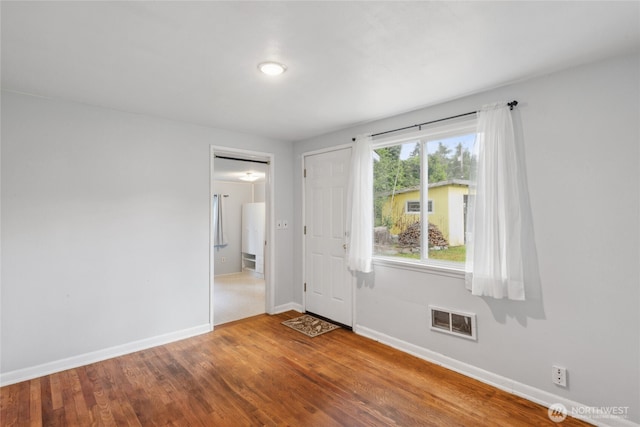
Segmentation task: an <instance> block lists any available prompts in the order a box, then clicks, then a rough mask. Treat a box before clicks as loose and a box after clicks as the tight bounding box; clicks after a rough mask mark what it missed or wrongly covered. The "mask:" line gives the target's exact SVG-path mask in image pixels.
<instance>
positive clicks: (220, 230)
mask: <svg viewBox="0 0 640 427" xmlns="http://www.w3.org/2000/svg"><path fill="white" fill-rule="evenodd" d="M223 200H224V196H223V195H222V194H214V196H213V246H216V247H219V246H226V245H227V236H226V233H225V232H224V222H223V214H222V212H223V211H224V209H223V206H222V205H223Z"/></svg>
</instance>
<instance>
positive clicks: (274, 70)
mask: <svg viewBox="0 0 640 427" xmlns="http://www.w3.org/2000/svg"><path fill="white" fill-rule="evenodd" d="M258 70H260V71H262V72H263V73H264V74H266V75H268V76H279V75H280V74H282V73H284V72H285V71H287V67H286V66H285V65H284V64H279V63H277V62H262V63H260V64H258Z"/></svg>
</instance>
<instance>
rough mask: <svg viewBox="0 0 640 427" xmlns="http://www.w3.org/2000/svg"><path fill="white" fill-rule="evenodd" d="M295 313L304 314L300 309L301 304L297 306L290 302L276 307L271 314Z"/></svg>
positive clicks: (302, 309)
mask: <svg viewBox="0 0 640 427" xmlns="http://www.w3.org/2000/svg"><path fill="white" fill-rule="evenodd" d="M291 310H293V311H297V312H298V313H303V312H304V308H302V304H298V303H295V302H290V303H287V304H282V305H277V306H275V307H274V308H273V313H271V314H280V313H284V312H286V311H291Z"/></svg>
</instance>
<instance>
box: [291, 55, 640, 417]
mask: <svg viewBox="0 0 640 427" xmlns="http://www.w3.org/2000/svg"><path fill="white" fill-rule="evenodd" d="M639 76H640V67H639V58H638V56H631V57H622V58H615V59H612V60H609V61H605V62H601V63H596V64H591V65H587V66H583V67H579V68H575V69H572V70H569V71H565V72H561V73H557V74H553V75H549V76H545V77H541V78H537V79H534V80H530V81H527V82H522V83H519V84H515V85H511V86H508V87H503V88H499V89H496V90H492V91H489V92H486V93H482V94H478V95H474V96H470V97H467V98H464V99H460V100H456V101H453V102H449V103H446V104H442V105H438V106H434V107H431V108H426V109H423V110H420V111H416V112H412V113H408V114H404V115H401V116H397V117H393V118H389V119H386V120H381V121H377V122H373V123H370V124H365V125H362V126H358V127H355V128H351V129H347V130H344V131H340V132H336V133H332V134H329V135H324V136H321V137H318V138H315V139H312V140H308V141H303V142H301V143H298V144H296V146H295V147H294V155H295V161H296V164H297V167H296V168H295V169H294V172H295V173H296V176H295V183H296V191H295V194H296V195H297V199H296V218H297V221H298V226H296V227H294V229H295V230H296V231H298V230H300V226H299V225H301V224H300V218H301V191H302V190H301V187H300V183H301V177H300V173H299V170H300V166H299V165H300V162H301V154H302V153H304V152H307V151H311V150H316V149H320V148H323V147H331V146H337V145H341V144H347V143H350V141H351V138H352V137H353V136H355V135H357V134H360V133H375V132H379V131H384V130H389V129H393V128H397V127H401V126H406V125H408V124H413V123H420V122H425V121H428V120H433V119H438V118H442V117H447V116H451V115H455V114H460V113H465V112H468V111H474V110H476V109H477V108H478V107H480V106H481V105H482V104H484V103H488V102H493V101H498V100H505V101H509V100H512V99H517V100H518V101H519V102H520V104H519V106H518V107H517V109H516V110H514V113H513V114H514V115H515V117H516V119H517V121H519V123H521V127H522V131H523V134H524V143H525V146H526V166H527V168H528V181H529V190H530V197H531V205H532V210H533V221H534V227H535V241H536V242H537V248H538V258H539V272H540V278H541V287H542V289H541V290H542V296H541V298H532V299H530V300H529V301H527V302H524V303H522V302H510V301H498V300H491V299H484V298H478V297H474V296H472V295H470V294H469V293H468V292H467V291H466V290H465V289H464V284H463V279H462V278H455V277H446V276H439V275H435V274H428V273H421V272H416V271H408V270H401V269H398V268H394V267H383V266H380V265H376V266H375V271H374V274H373V277H372V279H371V280H370V281H369V282H367V283H365V284H364V285H360V286H359V287H358V288H357V290H356V330H358V328H360V330H363V331H368V332H375V333H379V334H382V335H380V336H383V337H387V338H389V339H391V340H396V341H397V342H401V343H403V345H408V346H409V347H412V348H414V349H418V350H419V351H423V350H424V351H432V352H435V353H437V354H440V355H444V356H447V357H449V358H452V359H453V360H455V361H459V362H462V363H464V364H468V365H471V366H473V367H475V368H477V369H476V372H478V373H480V375H481V376H483V375H484V376H485V377H486V378H490V377H492V376H493V377H495V375H497V376H499V377H502V378H506V379H509V380H512V381H515V383H513V384H517V385H519V387H520V389H521V390H522V389H527V388H532V389H530V390H529V391H531V390H534V391H542V394H544V393H551V394H552V395H554V396H559V397H562V398H565V399H568V400H571V401H575V402H579V403H581V404H584V405H590V406H629V407H630V409H629V418H630V419H631V420H633V421H634V422H636V423H638V422H640V408H639V405H640V314H639V313H640V293H639V287H640V286H639V284H640V276H639V260H640V250H639V237H640V227H639V222H640V221H639V206H640V203H639V199H640V188H639V181H640V174H639V165H640V153H639V145H640V135H639V126H638V123H639V118H640V109H639V99H640V90H639ZM416 90H422V88H416ZM301 242H302V236H301V235H300V233H296V236H295V239H294V244H295V245H296V247H295V250H294V253H295V254H296V257H295V259H294V263H293V264H294V266H295V279H294V283H296V284H299V283H303V277H302V271H301V265H302V258H301V255H300V254H301V253H302V250H301ZM294 291H295V301H297V302H299V303H301V302H302V290H301V287H300V286H296V287H295V288H294ZM429 304H433V305H438V306H443V307H449V308H453V309H459V310H462V311H468V312H473V313H477V323H478V341H477V342H473V341H469V340H464V339H459V338H456V337H452V336H448V335H444V334H439V333H437V332H432V331H430V330H429V328H428V314H427V306H428V305H429ZM422 349H423V350H422ZM552 364H559V365H561V366H564V367H566V368H567V369H568V372H569V387H568V388H566V389H564V388H560V387H557V386H555V385H553V384H552V383H551V374H550V372H551V366H552ZM483 372H484V373H483ZM485 373H486V375H485ZM494 374H495V375H494ZM506 387H507V388H508V387H509V385H507V386H506ZM549 403H553V402H549ZM604 421H606V420H604Z"/></svg>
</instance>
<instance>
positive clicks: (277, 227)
mask: <svg viewBox="0 0 640 427" xmlns="http://www.w3.org/2000/svg"><path fill="white" fill-rule="evenodd" d="M276 230H282V220H281V219H279V220H277V221H276Z"/></svg>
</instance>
